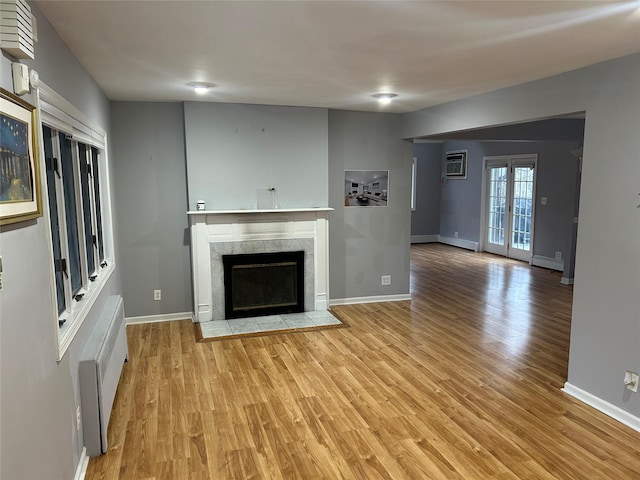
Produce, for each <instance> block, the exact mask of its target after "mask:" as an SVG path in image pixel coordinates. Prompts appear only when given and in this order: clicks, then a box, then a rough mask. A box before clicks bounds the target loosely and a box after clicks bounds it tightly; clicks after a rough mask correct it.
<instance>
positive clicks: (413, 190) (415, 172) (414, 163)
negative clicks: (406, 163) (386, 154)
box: [411, 157, 418, 212]
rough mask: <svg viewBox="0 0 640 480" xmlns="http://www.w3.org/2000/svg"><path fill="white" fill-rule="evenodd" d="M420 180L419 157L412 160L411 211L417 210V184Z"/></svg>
mask: <svg viewBox="0 0 640 480" xmlns="http://www.w3.org/2000/svg"><path fill="white" fill-rule="evenodd" d="M417 182H418V157H413V158H412V160H411V211H412V212H415V211H416V186H417Z"/></svg>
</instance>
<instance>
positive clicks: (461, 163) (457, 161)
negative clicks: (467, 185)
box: [444, 150, 467, 179]
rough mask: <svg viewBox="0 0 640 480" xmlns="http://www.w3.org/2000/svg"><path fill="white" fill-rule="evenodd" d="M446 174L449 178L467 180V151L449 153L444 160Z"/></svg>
mask: <svg viewBox="0 0 640 480" xmlns="http://www.w3.org/2000/svg"><path fill="white" fill-rule="evenodd" d="M444 172H445V174H446V176H447V178H459V179H466V178H467V150H457V151H455V152H447V153H446V154H445V160H444Z"/></svg>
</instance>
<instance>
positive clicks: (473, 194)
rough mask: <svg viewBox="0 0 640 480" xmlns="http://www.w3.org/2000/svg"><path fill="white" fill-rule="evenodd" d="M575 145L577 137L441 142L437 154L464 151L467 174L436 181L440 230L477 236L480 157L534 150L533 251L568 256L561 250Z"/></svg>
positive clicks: (570, 208) (568, 224)
mask: <svg viewBox="0 0 640 480" xmlns="http://www.w3.org/2000/svg"><path fill="white" fill-rule="evenodd" d="M576 148H578V143H577V142H474V141H471V142H469V141H454V142H445V143H444V145H443V149H442V151H443V155H444V152H447V151H451V150H463V149H467V150H468V151H469V155H468V159H467V166H468V168H467V170H468V173H467V179H466V180H448V181H447V182H446V183H444V184H443V185H442V197H441V213H440V235H443V236H445V237H453V236H454V232H456V231H457V232H458V237H459V238H462V239H465V240H471V241H474V242H479V241H480V230H481V225H480V214H481V209H482V205H481V202H482V164H483V157H488V156H500V155H518V154H529V153H536V154H538V165H537V173H536V175H537V177H536V202H535V204H536V210H535V220H534V221H535V224H534V244H533V254H534V255H540V256H543V257H548V258H554V257H555V252H556V251H560V252H562V258H569V257H570V254H571V251H570V250H569V251H566V249H567V248H570V247H571V241H570V233H571V229H572V226H573V215H574V202H575V200H576V199H575V192H576V173H577V170H578V159H577V158H576V157H575V156H574V155H572V154H571V150H574V149H576ZM541 197H547V204H546V205H541V203H540V198H541ZM568 236H569V238H567V237H568ZM567 241H569V243H568V244H567Z"/></svg>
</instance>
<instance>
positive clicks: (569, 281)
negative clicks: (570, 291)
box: [560, 277, 573, 285]
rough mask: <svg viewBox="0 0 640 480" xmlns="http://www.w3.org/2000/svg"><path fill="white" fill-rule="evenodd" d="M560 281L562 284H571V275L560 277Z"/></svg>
mask: <svg viewBox="0 0 640 480" xmlns="http://www.w3.org/2000/svg"><path fill="white" fill-rule="evenodd" d="M560 283H561V284H563V285H573V277H571V278H568V277H562V278H561V279H560Z"/></svg>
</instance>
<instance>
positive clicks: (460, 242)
mask: <svg viewBox="0 0 640 480" xmlns="http://www.w3.org/2000/svg"><path fill="white" fill-rule="evenodd" d="M438 242H440V243H444V244H446V245H452V246H454V247H460V248H466V249H467V250H472V251H474V252H477V251H478V248H479V243H478V242H473V241H471V240H464V239H462V238H453V237H445V236H443V235H438Z"/></svg>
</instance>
